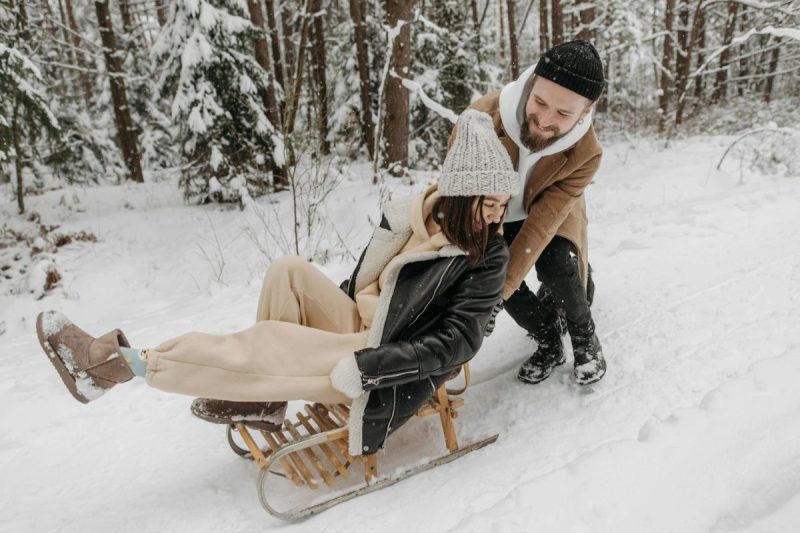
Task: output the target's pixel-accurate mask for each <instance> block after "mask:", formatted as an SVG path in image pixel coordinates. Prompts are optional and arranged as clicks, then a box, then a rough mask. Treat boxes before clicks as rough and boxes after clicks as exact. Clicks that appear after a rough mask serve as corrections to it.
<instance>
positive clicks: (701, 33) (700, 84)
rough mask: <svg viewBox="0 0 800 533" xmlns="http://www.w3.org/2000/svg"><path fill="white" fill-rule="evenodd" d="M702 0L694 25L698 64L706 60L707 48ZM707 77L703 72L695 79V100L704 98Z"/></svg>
mask: <svg viewBox="0 0 800 533" xmlns="http://www.w3.org/2000/svg"><path fill="white" fill-rule="evenodd" d="M701 3H702V0H697V4H698V9H697V15H696V17H695V23H694V25H693V27H694V26H697V40H696V41H695V42H696V43H697V63H696V65H698V66H700V65H702V64H703V63H704V62H705V60H706V59H705V58H706V56H705V48H706V12H705V11H703V10H702V9H701V8H700V5H701ZM704 80H705V78H704V77H703V74H702V73H701V74H698V75H697V76H696V78H695V80H694V98H695V102H700V100H701V99H702V98H703V91H704V89H705V87H704V85H705V81H704Z"/></svg>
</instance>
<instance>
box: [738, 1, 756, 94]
mask: <svg viewBox="0 0 800 533" xmlns="http://www.w3.org/2000/svg"><path fill="white" fill-rule="evenodd" d="M748 15H750V12H749V10H748V8H747V6H746V5H744V6H742V8H741V11H740V12H739V30H740V31H741V32H742V33H744V32H746V31H747V30H748V29H749V28H750V26H751V24H750V20H749V19H750V17H749V16H748ZM750 60H751V58H750V57H743V58H741V59H740V60H739V73H738V75H737V77H738V78H740V79H739V81H738V82H736V93H737V94H738V95H739V96H743V95H744V93H745V90H746V89H748V86H749V85H750V83H751V81H752V80H750V79H748V78H747V77H748V75H749V74H750Z"/></svg>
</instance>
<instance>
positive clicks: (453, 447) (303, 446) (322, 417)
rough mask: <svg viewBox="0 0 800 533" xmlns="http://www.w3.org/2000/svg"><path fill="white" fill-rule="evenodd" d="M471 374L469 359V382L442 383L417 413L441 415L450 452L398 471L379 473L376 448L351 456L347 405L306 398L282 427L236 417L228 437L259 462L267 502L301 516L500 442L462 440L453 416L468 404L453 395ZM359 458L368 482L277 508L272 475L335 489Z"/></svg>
mask: <svg viewBox="0 0 800 533" xmlns="http://www.w3.org/2000/svg"><path fill="white" fill-rule="evenodd" d="M469 379H470V378H469V367H468V366H466V365H465V366H464V387H463V388H461V389H459V390H448V389H446V388H445V386H444V385H443V386H442V387H440V388H439V390H437V391H436V394H435V395H434V397H433V398H431V399H430V400H429V401H428V403H427V404H426V405H425V406H423V407H422V408H421V409H420V410H419V411H418V412H417V414H416V416H417V417H423V416H430V415H437V414H438V415H439V420H440V422H441V425H442V432H443V434H444V440H445V445H446V446H447V450H448V453H447V454H445V455H443V456H441V457H439V458H437V459H434V460H432V461H428V462H425V463H423V464H420V465H417V466H414V467H413V468H410V469H408V470H406V471H404V472H402V473H400V474H397V475H392V476H387V477H381V476H380V475H379V474H378V457H377V454H371V455H366V456H351V455H350V454H349V453H348V447H347V442H348V430H347V421H348V418H349V415H350V413H349V408H348V406H346V405H338V404H319V403H315V404H307V405H305V406H304V407H303V410H302V411H300V412H298V413H297V415H296V417H295V418H296V420H294V421H291V420H288V419H287V420H284V423H283V426H282V428H281V430H280V431H272V432H268V431H259V430H255V429H252V428H248V427H247V426H246V425H245V424H244V423H237V424H234V425H231V426H228V435H227V436H228V443H229V444H230V446H231V448H232V449H233V451H234V452H236V453H237V454H238V455H240V456H242V457H247V458H249V459H252V460H253V461H254V462H255V463H256V464H257V465H258V467H259V470H260V472H259V476H258V482H257V490H258V498H259V501H260V502H261V505H262V507H263V508H264V509H265V510H266V511H267V512H268V513H270V514H271V515H272V516H274V517H276V518H279V519H281V520H286V521H297V520H302V519H304V518H307V517H309V516H311V515H313V514H316V513H319V512H321V511H324V510H325V509H329V508H330V507H333V506H334V505H337V504H339V503H343V502H346V501H348V500H351V499H353V498H356V497H358V496H361V495H363V494H367V493H370V492H374V491H376V490H380V489H382V488H385V487H388V486H390V485H393V484H395V483H397V482H398V481H401V480H403V479H406V478H408V477H411V476H413V475H415V474H418V473H420V472H424V471H425V470H429V469H431V468H434V467H436V466H439V465H442V464H445V463H449V462H450V461H453V460H455V459H458V458H459V457H461V456H463V455H466V454H467V453H469V452H472V451H475V450H478V449H480V448H483V447H484V446H487V445H489V444H491V443H493V442H495V441H496V440H497V435H492V436H491V437H488V438H485V439H482V440H479V441H477V442H473V443H470V444H467V445H465V446H459V444H458V439H457V437H456V431H455V426H454V424H453V419H454V418H456V417H457V416H458V413H457V409H458V408H459V407H461V406H463V405H464V400H463V399H460V398H452V397H451V395H458V394H462V393H463V392H464V391H465V390H466V388H467V386H468V385H469ZM234 433H238V434H239V436H240V437H241V439H242V440H243V441H244V444H245V446H246V448H244V447H241V446H240V445H239V444H237V442H236V440H235V439H234V436H233V435H234ZM259 437H260V438H259ZM256 438H259V440H261V439H263V441H264V442H265V445H262V446H260V445H259V444H258V443H257V442H256ZM356 464H361V465H363V472H364V482H363V483H362V484H360V485H359V486H357V487H356V488H353V489H351V490H349V491H347V492H344V493H341V492H340V493H336V492H334V493H333V495H332V496H331V497H330V498H328V499H326V500H323V501H321V502H316V503H313V504H312V505H310V506H307V507H296V508H290V509H288V510H278V509H277V508H276V507H275V505H274V503H273V501H272V500H271V496H274V490H272V481H273V480H275V479H276V478H277V477H283V478H286V479H288V480H290V481H291V482H292V483H293V484H294V485H295V486H297V487H303V486H305V487H308V488H309V489H312V490H317V489H319V488H320V487H322V486H323V485H324V486H326V487H328V488H329V489H330V490H332V491H335V490H336V486H337V481H339V480H342V479H344V478H347V477H349V476H350V474H351V471H353V470H354V469H353V466H354V465H356ZM355 470H361V469H360V468H356V469H355ZM273 499H274V498H273Z"/></svg>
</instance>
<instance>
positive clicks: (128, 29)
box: [119, 0, 134, 37]
mask: <svg viewBox="0 0 800 533" xmlns="http://www.w3.org/2000/svg"><path fill="white" fill-rule="evenodd" d="M119 13H120V15H122V31H124V32H125V35H127V36H129V37H130V36H131V34H132V33H133V27H134V23H133V15H132V14H131V6H130V2H129V0H119Z"/></svg>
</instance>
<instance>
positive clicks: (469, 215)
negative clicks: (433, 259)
mask: <svg viewBox="0 0 800 533" xmlns="http://www.w3.org/2000/svg"><path fill="white" fill-rule="evenodd" d="M483 198H484V197H483V196H479V197H478V201H477V202H476V203H475V207H474V208H473V206H472V204H473V202H474V201H475V197H474V196H442V197H441V198H440V199H439V200H438V201H437V202H436V205H434V206H433V216H434V217H436V218H435V220H436V223H437V224H439V226H440V227H441V228H442V233H443V234H444V236H445V237H447V240H448V241H450V242H451V243H453V244H455V245H456V246H458V247H459V248H461V249H462V250H464V251H465V252H466V253H467V257H468V258H469V260H470V261H471V262H472V263H473V264H477V263H480V262H482V261H483V260H484V258H485V256H486V245H487V244H488V243H489V239H490V238H491V237H493V236H494V235H495V234H497V232H498V231H500V224H502V222H501V223H499V224H486V221H485V220H484V219H483ZM476 222H477V225H476Z"/></svg>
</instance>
